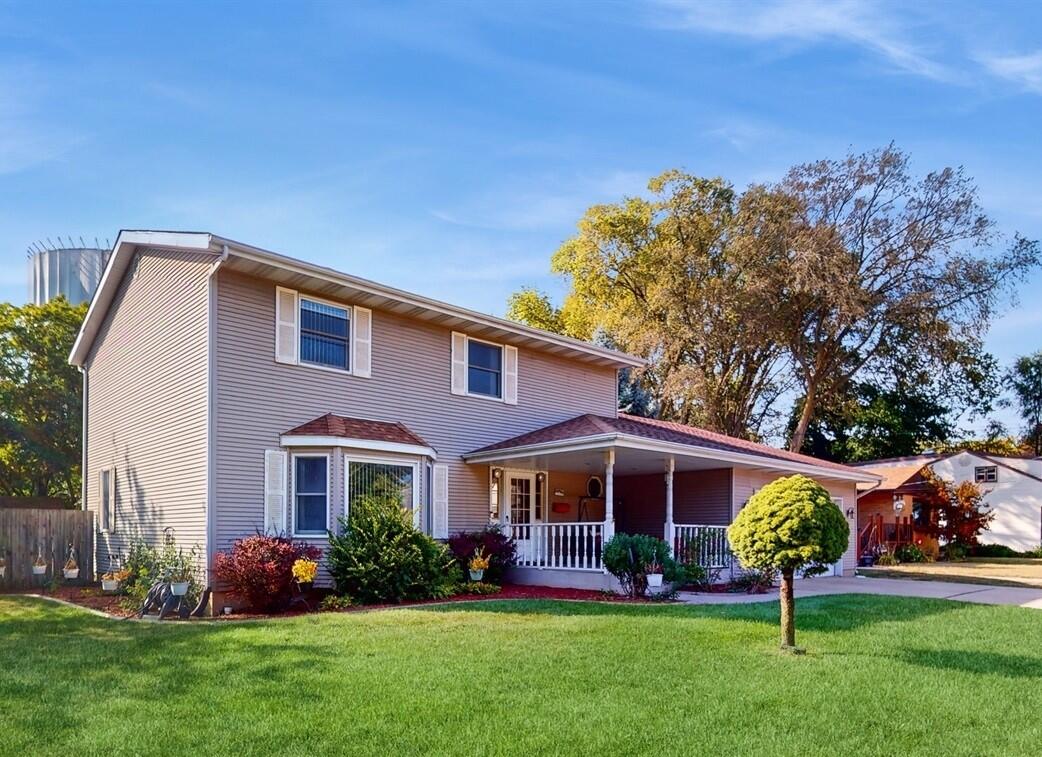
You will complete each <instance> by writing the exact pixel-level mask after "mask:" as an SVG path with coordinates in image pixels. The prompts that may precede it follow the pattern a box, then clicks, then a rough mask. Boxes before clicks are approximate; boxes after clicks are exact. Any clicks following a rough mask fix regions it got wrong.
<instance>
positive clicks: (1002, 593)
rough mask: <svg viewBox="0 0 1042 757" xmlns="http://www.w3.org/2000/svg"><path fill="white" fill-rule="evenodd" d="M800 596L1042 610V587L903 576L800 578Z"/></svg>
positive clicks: (723, 597) (771, 598)
mask: <svg viewBox="0 0 1042 757" xmlns="http://www.w3.org/2000/svg"><path fill="white" fill-rule="evenodd" d="M795 593H796V597H797V599H798V598H800V597H816V596H821V595H824V594H883V595H886V596H891V597H929V598H931V599H953V600H955V601H958V602H979V603H981V604H986V605H1016V606H1017V607H1030V608H1033V609H1036V610H1042V589H1026V588H1014V587H1010V586H983V585H981V584H960V583H953V582H949V581H909V580H902V579H899V578H838V577H834V578H821V577H819V578H811V579H803V580H799V581H796V587H795ZM679 599H680V601H681V602H687V603H689V604H693V605H728V604H740V603H743V602H776V601H778V592H777V591H776V590H772V591H771V592H770V593H769V594H695V593H693V592H686V591H682V592H680V596H679Z"/></svg>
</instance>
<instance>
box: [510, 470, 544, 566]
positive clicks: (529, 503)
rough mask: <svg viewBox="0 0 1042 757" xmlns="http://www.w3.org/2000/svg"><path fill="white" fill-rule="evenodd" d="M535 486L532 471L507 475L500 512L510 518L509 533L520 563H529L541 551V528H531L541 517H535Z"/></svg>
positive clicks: (539, 521) (540, 520)
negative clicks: (515, 545) (514, 543)
mask: <svg viewBox="0 0 1042 757" xmlns="http://www.w3.org/2000/svg"><path fill="white" fill-rule="evenodd" d="M535 487H536V479H535V474H534V473H520V472H519V473H509V474H508V475H507V485H506V491H504V497H505V499H506V501H505V502H504V503H502V512H503V513H504V514H506V515H507V516H508V517H509V519H510V520H509V523H510V533H511V535H512V536H513V537H514V541H515V542H516V543H517V551H518V558H519V562H520V563H521V564H531V563H532V562H533V561H534V559H535V557H536V554H537V552H541V550H538V546H539V537H540V533H541V529H538V528H533V526H534V525H535V524H538V523H541V522H542V518H537V517H536V508H535ZM540 515H541V513H540Z"/></svg>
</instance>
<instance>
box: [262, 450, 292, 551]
mask: <svg viewBox="0 0 1042 757" xmlns="http://www.w3.org/2000/svg"><path fill="white" fill-rule="evenodd" d="M286 459H287V454H286V453H285V452H283V451H282V450H278V449H266V450H264V531H265V533H276V534H281V533H284V532H285V530H286Z"/></svg>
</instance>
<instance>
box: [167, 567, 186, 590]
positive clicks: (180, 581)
mask: <svg viewBox="0 0 1042 757" xmlns="http://www.w3.org/2000/svg"><path fill="white" fill-rule="evenodd" d="M167 582H168V583H169V584H170V593H171V594H173V595H174V596H175V597H183V596H184V595H185V594H187V593H188V585H189V584H190V583H191V582H192V567H191V566H190V565H188V564H187V563H185V564H181V565H176V566H174V568H173V569H172V570H171V571H170V577H169V578H168V579H167Z"/></svg>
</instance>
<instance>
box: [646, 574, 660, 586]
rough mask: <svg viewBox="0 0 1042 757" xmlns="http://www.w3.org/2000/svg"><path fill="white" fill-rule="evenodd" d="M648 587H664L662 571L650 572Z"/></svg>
mask: <svg viewBox="0 0 1042 757" xmlns="http://www.w3.org/2000/svg"><path fill="white" fill-rule="evenodd" d="M648 588H649V589H661V588H662V574H661V573H648Z"/></svg>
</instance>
